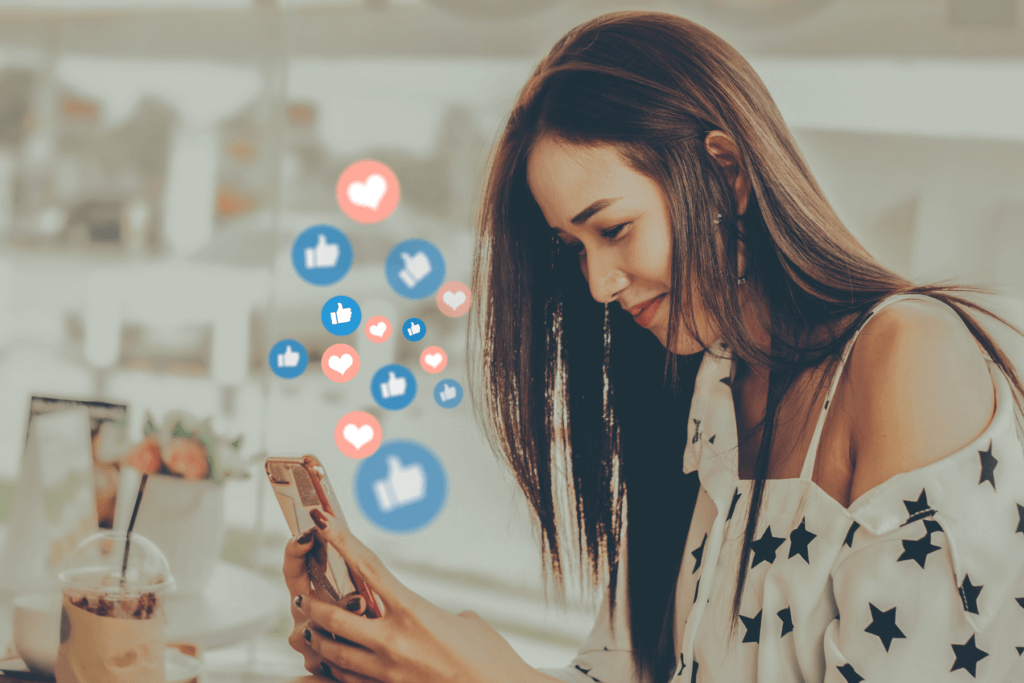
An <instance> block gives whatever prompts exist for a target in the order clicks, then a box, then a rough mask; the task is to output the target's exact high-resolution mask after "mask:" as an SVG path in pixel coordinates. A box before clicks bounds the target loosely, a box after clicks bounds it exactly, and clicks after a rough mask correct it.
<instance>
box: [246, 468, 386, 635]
mask: <svg viewBox="0 0 1024 683" xmlns="http://www.w3.org/2000/svg"><path fill="white" fill-rule="evenodd" d="M264 467H265V469H266V470H267V478H268V479H270V485H271V486H272V487H273V488H274V493H275V494H276V495H277V502H278V503H279V504H280V505H281V512H283V513H284V518H285V520H286V521H287V522H288V528H289V529H290V530H291V532H292V535H293V536H294V535H295V534H298V533H300V532H303V531H306V530H307V529H310V528H312V527H313V526H314V525H313V519H312V518H311V517H310V516H309V511H310V510H313V509H316V508H319V509H320V510H322V511H323V512H326V513H327V514H330V515H333V516H334V517H337V518H339V519H344V518H343V517H342V514H341V506H340V505H338V499H337V498H335V497H334V491H333V490H332V488H331V483H330V481H329V480H328V479H327V472H326V470H324V468H323V465H321V464H320V461H319V460H317V458H316V456H313V455H305V456H303V457H301V458H275V457H269V458H267V460H266V462H265V463H264ZM314 539H315V540H314V541H313V547H312V548H311V549H310V550H309V552H308V553H306V569H307V570H308V571H309V579H310V582H311V583H312V584H313V590H315V591H316V595H317V597H318V598H320V599H321V600H324V601H326V602H330V603H332V604H338V601H339V600H340V599H341V598H342V597H343V596H345V595H346V594H348V593H351V592H352V591H359V594H360V595H362V596H363V599H364V600H365V601H366V615H367V616H370V617H381V616H383V615H384V605H383V603H382V602H381V600H380V597H379V596H378V595H377V594H376V593H374V592H373V591H372V590H371V589H370V588H369V586H367V585H366V583H365V582H363V580H362V579H361V578H360V577H358V576H355V575H353V574H352V572H351V571H349V568H348V566H347V565H346V564H345V561H344V560H343V559H342V557H341V555H339V554H338V551H337V550H335V549H334V546H332V545H330V544H327V543H321V542H320V539H319V538H317V537H316V536H315V535H314Z"/></svg>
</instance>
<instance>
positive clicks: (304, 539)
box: [295, 529, 313, 545]
mask: <svg viewBox="0 0 1024 683" xmlns="http://www.w3.org/2000/svg"><path fill="white" fill-rule="evenodd" d="M311 540H313V530H312V529H308V530H307V531H306V533H304V534H302V535H301V536H299V537H298V538H296V539H295V542H296V543H298V544H299V545H306V544H307V543H309V542H310V541H311Z"/></svg>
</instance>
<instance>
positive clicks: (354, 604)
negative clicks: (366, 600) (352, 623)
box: [345, 595, 363, 612]
mask: <svg viewBox="0 0 1024 683" xmlns="http://www.w3.org/2000/svg"><path fill="white" fill-rule="evenodd" d="M362 602H363V598H362V596H361V595H357V596H355V597H354V598H352V599H351V600H349V601H348V602H346V603H345V609H347V610H348V611H349V612H358V611H359V606H360V605H361V604H362Z"/></svg>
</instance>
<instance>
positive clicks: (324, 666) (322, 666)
mask: <svg viewBox="0 0 1024 683" xmlns="http://www.w3.org/2000/svg"><path fill="white" fill-rule="evenodd" d="M320 670H321V671H323V672H324V676H333V675H334V674H333V673H331V667H330V666H328V665H327V662H320Z"/></svg>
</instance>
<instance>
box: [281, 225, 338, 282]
mask: <svg viewBox="0 0 1024 683" xmlns="http://www.w3.org/2000/svg"><path fill="white" fill-rule="evenodd" d="M292 265H294V266H295V272H296V273H298V274H299V277H301V278H302V279H303V280H305V281H306V282H309V283H310V284H314V285H333V284H334V283H335V282H337V281H338V280H340V279H341V278H343V277H345V275H347V274H348V269H349V268H351V267H352V244H351V243H350V242H349V241H348V238H347V237H345V233H343V232H342V231H341V230H338V229H337V228H336V227H334V226H333V225H314V226H313V227H311V228H306V229H305V230H303V231H302V232H301V233H300V234H299V236H298V237H296V238H295V242H294V244H292Z"/></svg>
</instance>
